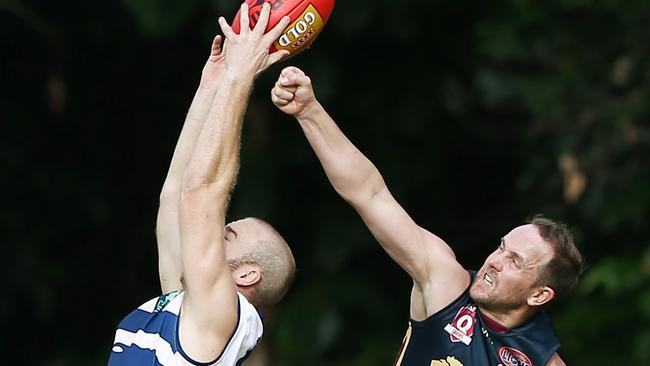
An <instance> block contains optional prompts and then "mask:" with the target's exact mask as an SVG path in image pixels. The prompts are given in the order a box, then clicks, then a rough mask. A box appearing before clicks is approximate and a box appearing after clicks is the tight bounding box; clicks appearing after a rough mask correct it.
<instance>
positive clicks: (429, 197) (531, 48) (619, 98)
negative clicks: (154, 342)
mask: <svg viewBox="0 0 650 366" xmlns="http://www.w3.org/2000/svg"><path fill="white" fill-rule="evenodd" d="M238 5H239V3H238V2H237V1H225V0H183V1H166V0H118V1H109V2H92V1H86V2H80V1H63V2H60V1H37V0H0V97H1V98H0V187H1V190H0V233H1V235H2V239H1V241H2V248H3V252H4V253H5V257H4V258H5V259H4V260H3V265H2V276H1V278H0V281H1V284H2V291H3V296H2V301H0V319H1V321H2V322H1V324H2V328H3V329H4V331H3V332H2V333H3V334H2V336H0V337H1V339H0V344H1V345H2V346H1V347H2V349H3V351H4V356H3V360H4V361H3V362H9V361H11V360H13V362H20V363H21V364H25V365H45V366H67V365H103V364H106V361H107V359H108V355H109V352H110V349H111V342H112V338H113V335H114V328H115V326H116V324H117V323H118V322H119V320H120V319H121V318H122V317H123V316H125V315H126V314H127V313H128V312H130V311H131V310H132V309H133V308H135V307H136V306H138V305H140V304H141V303H143V302H144V301H146V300H148V299H150V298H152V297H154V296H157V295H158V292H159V285H158V279H157V257H156V252H155V244H154V243H155V237H154V222H155V214H156V210H157V200H158V194H159V190H160V188H161V185H162V182H163V179H164V176H165V174H166V170H167V166H168V163H169V161H170V159H171V155H172V152H173V147H174V145H175V141H176V138H177V136H178V133H179V132H180V128H181V125H182V121H183V119H184V116H185V113H186V110H187V108H188V106H189V103H190V101H191V98H192V95H193V93H194V90H195V88H196V85H197V84H198V80H199V75H200V71H201V67H202V65H203V63H204V61H205V59H206V57H207V55H208V51H209V46H210V42H211V40H212V37H213V35H214V34H215V33H216V32H217V30H218V26H217V21H216V19H217V16H219V15H225V16H226V17H227V18H229V19H230V18H232V15H234V14H235V12H236V10H237V7H238ZM648 44H650V3H649V2H648V1H647V0H627V1H614V0H547V1H533V0H500V1H492V2H485V1H477V0H464V1H449V0H440V1H431V2H424V1H408V0H404V1H369V0H361V1H343V0H340V1H339V2H338V4H337V5H336V7H335V10H334V13H333V15H332V18H331V20H330V23H329V24H328V25H327V27H326V29H325V31H324V32H323V33H322V34H321V36H320V38H319V39H318V40H317V42H316V43H315V45H314V47H313V48H312V49H311V50H309V51H307V52H305V53H303V54H301V55H299V56H297V57H295V58H293V59H291V60H289V61H286V62H284V63H283V64H281V65H276V66H275V67H274V68H272V69H271V70H269V71H268V72H267V73H266V74H264V75H263V76H262V77H260V79H259V80H258V82H257V85H256V89H255V91H254V93H253V99H252V101H251V103H250V105H249V112H248V114H247V121H246V126H245V130H244V136H243V139H244V142H243V150H242V169H241V174H240V178H239V183H238V186H237V189H236V190H235V193H234V197H233V201H232V204H231V209H230V213H229V216H230V217H229V218H230V219H236V218H240V217H244V216H259V217H262V218H265V219H267V220H269V221H270V222H272V223H274V224H275V225H276V226H277V227H278V228H279V230H280V231H281V232H282V233H284V235H285V237H286V238H287V240H288V241H289V242H290V244H291V245H292V247H293V250H294V254H295V257H296V259H297V263H298V267H299V271H298V274H297V279H296V282H295V284H294V286H293V288H292V290H291V291H290V293H289V294H288V296H287V298H286V299H285V301H284V302H283V304H282V305H281V306H279V307H278V308H277V309H275V310H274V311H273V312H272V313H271V314H270V316H269V323H270V324H269V327H268V328H267V336H266V337H265V340H264V341H263V346H264V349H265V350H266V352H267V357H268V358H269V359H270V360H271V362H270V364H272V365H277V366H283V365H286V366H292V365H304V364H308V365H346V366H347V365H349V366H364V365H389V364H391V363H392V361H393V359H394V356H395V355H396V353H397V350H398V348H399V345H400V342H401V339H402V336H403V332H404V331H405V330H406V326H407V320H408V301H409V291H410V285H411V284H410V280H409V278H408V276H407V275H406V274H405V273H404V272H403V271H401V270H400V268H399V267H398V266H397V265H396V264H394V263H393V262H392V261H391V260H390V259H389V258H388V256H387V255H386V254H385V253H384V252H383V251H382V250H381V249H380V247H379V246H378V245H377V243H376V242H375V241H374V240H373V239H372V237H371V235H370V234H369V232H368V230H367V229H366V228H365V227H364V225H363V223H362V221H361V220H360V219H359V218H358V217H357V215H356V214H355V212H354V211H353V210H352V209H351V208H350V207H348V206H347V205H346V204H345V203H344V202H343V201H342V200H341V199H339V198H338V196H337V195H336V193H335V192H334V190H333V189H332V188H331V187H330V186H329V183H328V182H327V180H326V177H325V175H324V173H323V172H322V170H321V168H320V165H319V164H318V161H317V159H316V158H315V156H314V154H313V153H312V152H311V150H310V148H309V146H308V144H307V142H306V140H305V139H304V137H303V135H302V132H301V131H300V129H299V128H298V126H297V124H296V123H295V122H294V121H293V120H292V118H290V117H287V116H285V115H283V114H281V113H280V112H278V111H277V110H275V109H274V107H273V106H272V104H271V102H270V98H269V90H270V88H271V87H272V83H273V82H274V80H275V78H276V77H277V75H278V73H279V71H280V69H281V68H282V67H283V66H286V65H289V64H292V65H296V66H299V67H301V68H303V69H304V70H305V71H306V72H307V73H308V74H309V75H311V76H312V79H313V82H314V85H315V90H316V93H317V95H318V97H319V98H320V100H321V102H322V103H323V104H324V105H325V106H326V108H328V110H329V111H330V113H331V114H332V116H333V117H334V118H335V119H336V120H337V121H338V123H339V125H340V126H341V128H342V129H343V130H344V131H345V133H346V134H347V135H348V136H349V137H350V139H351V140H353V141H354V142H355V143H356V144H357V145H358V146H359V148H360V149H361V150H362V151H364V152H365V153H366V155H367V156H368V157H370V158H371V160H373V161H374V162H375V164H376V165H377V166H378V168H379V169H380V170H381V171H382V173H383V175H384V177H385V179H386V181H387V183H388V185H389V187H390V188H391V190H392V192H393V193H394V195H395V196H396V197H397V198H398V200H399V201H400V202H401V203H402V204H403V205H404V206H405V207H406V209H407V211H408V212H409V213H410V214H411V215H412V216H413V217H414V219H415V220H416V221H417V222H418V223H419V224H420V225H421V226H423V227H425V228H427V229H429V230H431V231H433V232H435V233H437V234H439V235H440V236H441V237H443V238H444V239H445V240H446V241H447V242H448V243H450V245H451V246H452V247H453V248H454V249H455V250H456V254H457V256H458V258H459V260H460V261H461V262H462V263H463V264H464V265H465V266H467V267H470V268H478V267H479V266H480V265H481V264H482V262H483V259H484V258H485V257H486V255H487V254H488V253H489V252H490V251H492V250H493V248H494V247H495V246H496V245H497V244H498V242H499V238H500V237H501V236H502V235H504V234H505V233H507V231H508V230H509V229H511V228H512V227H514V226H516V225H519V224H521V223H522V222H523V221H524V220H525V219H526V218H528V217H530V216H532V215H534V214H536V213H544V214H546V215H547V216H550V217H553V218H556V219H559V220H562V221H564V222H566V223H567V224H569V226H571V227H572V228H573V230H574V234H575V236H576V239H577V242H578V244H579V246H580V248H581V249H582V250H583V252H584V254H585V255H586V257H587V260H588V265H589V266H588V270H587V271H586V273H585V276H584V279H583V281H582V282H581V284H580V286H579V288H578V289H577V291H576V292H575V293H574V294H573V295H572V296H571V297H570V298H568V299H567V300H565V301H563V302H561V303H558V304H556V305H554V306H553V307H551V308H550V309H549V312H550V313H551V314H552V316H553V318H554V322H555V325H556V327H557V331H558V334H559V336H560V338H561V340H562V348H561V349H560V354H561V355H562V357H563V358H564V359H565V361H567V363H568V364H570V365H612V364H614V365H627V364H634V365H643V364H645V365H647V364H650V327H648V326H649V325H650V245H649V244H650V235H649V230H648V226H649V224H650V123H649V118H650V103H649V102H650V51H649V50H648Z"/></svg>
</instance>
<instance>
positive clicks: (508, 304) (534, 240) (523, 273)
mask: <svg viewBox="0 0 650 366" xmlns="http://www.w3.org/2000/svg"><path fill="white" fill-rule="evenodd" d="M552 256H553V249H552V248H551V246H550V245H549V244H548V243H546V242H545V241H544V239H542V237H541V236H540V235H539V231H538V230H537V228H536V227H535V226H534V225H530V224H529V225H523V226H519V227H517V228H515V229H514V230H512V231H511V232H509V233H508V235H506V236H504V237H503V238H502V239H501V243H500V244H499V246H498V247H497V249H496V250H495V251H494V252H493V253H492V254H490V256H488V258H487V259H486V260H485V263H484V264H483V267H481V269H480V270H479V271H478V273H477V274H476V278H475V279H474V282H473V283H472V286H471V287H470V296H471V297H472V299H473V300H474V301H475V302H476V303H477V304H478V305H479V306H480V307H483V308H484V309H486V310H494V311H508V310H513V309H517V308H520V307H522V306H524V305H525V304H526V300H527V299H528V297H529V296H530V295H532V294H533V292H534V287H535V285H536V281H537V277H538V274H539V269H540V268H541V267H542V266H543V265H544V264H546V262H547V261H548V260H550V259H551V258H552Z"/></svg>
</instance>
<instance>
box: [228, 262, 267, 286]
mask: <svg viewBox="0 0 650 366" xmlns="http://www.w3.org/2000/svg"><path fill="white" fill-rule="evenodd" d="M233 276H234V280H235V284H236V285H237V286H239V287H250V286H254V285H256V284H257V283H259V282H260V281H261V280H262V272H260V270H259V268H257V267H255V266H251V265H244V266H241V267H239V268H237V270H235V271H234V272H233Z"/></svg>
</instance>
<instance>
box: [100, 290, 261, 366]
mask: <svg viewBox="0 0 650 366" xmlns="http://www.w3.org/2000/svg"><path fill="white" fill-rule="evenodd" d="M237 295H238V298H239V304H238V309H237V314H238V319H237V327H236V329H235V331H234V332H233V334H232V336H231V338H230V341H229V342H228V343H227V344H226V347H225V348H224V350H223V352H222V353H221V355H219V357H218V358H217V359H215V360H214V361H212V362H207V363H202V362H197V361H194V360H192V359H191V358H190V357H189V356H188V355H187V354H185V352H183V347H181V344H180V340H179V339H178V323H179V321H178V316H179V314H180V312H181V305H182V303H183V291H181V290H177V291H174V292H170V293H168V294H166V295H162V296H160V297H157V298H155V299H151V300H150V301H147V302H146V303H144V304H143V305H142V306H140V307H139V308H137V309H136V310H135V311H133V312H132V313H131V314H129V315H128V316H127V317H126V318H124V319H123V320H122V321H121V322H120V325H119V326H118V328H117V331H116V332H115V341H114V342H113V350H112V352H111V357H110V359H109V360H108V366H190V365H198V366H213V365H214V366H238V365H241V364H242V362H243V361H244V360H245V359H246V357H247V356H248V354H250V351H252V350H253V348H254V347H255V345H256V344H257V341H258V340H259V339H260V337H261V336H262V320H261V319H260V316H259V314H258V313H257V310H256V309H255V307H253V305H252V304H251V303H249V302H248V300H247V299H246V297H244V295H242V294H239V293H238V294H237ZM216 311H218V310H216Z"/></svg>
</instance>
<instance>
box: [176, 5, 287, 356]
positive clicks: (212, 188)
mask: <svg viewBox="0 0 650 366" xmlns="http://www.w3.org/2000/svg"><path fill="white" fill-rule="evenodd" d="M269 12H270V5H269V4H268V3H266V4H265V5H264V7H263V10H262V12H261V14H260V18H259V21H258V23H257V24H256V26H255V29H253V30H252V31H251V30H250V27H249V19H248V16H242V17H241V31H240V34H235V33H234V32H233V31H232V29H231V28H230V27H229V26H228V24H227V23H226V22H225V20H224V19H223V18H220V19H219V23H220V25H221V29H222V30H223V32H224V35H225V36H226V46H225V48H226V73H225V77H224V79H223V81H222V84H221V87H220V88H219V90H218V92H217V95H216V97H215V98H214V101H213V103H212V108H211V109H210V112H209V115H208V118H207V120H206V122H205V124H204V125H203V128H202V130H201V133H200V135H199V137H198V140H197V142H196V147H195V149H194V152H193V154H192V157H191V159H190V162H189V164H188V166H187V169H186V171H185V176H184V178H183V188H182V197H181V203H180V228H181V258H182V264H183V277H184V289H185V295H184V298H183V313H182V317H181V321H180V329H179V330H180V334H181V338H182V339H181V341H182V343H183V347H184V349H185V351H186V352H188V353H189V354H190V355H192V356H193V357H194V358H195V359H200V360H209V359H214V357H216V356H217V355H218V354H219V352H220V351H221V349H223V346H224V345H225V344H226V343H227V342H228V339H229V338H230V336H231V335H232V332H233V330H234V329H235V325H236V322H237V302H238V301H237V293H236V287H235V284H234V282H233V279H232V275H231V272H230V268H229V267H228V263H227V261H226V258H225V253H224V247H223V245H224V225H225V211H226V206H227V203H228V199H229V197H230V192H231V189H232V188H233V186H234V183H235V178H236V176H237V170H238V167H239V146H240V134H241V127H242V119H243V115H244V111H245V108H246V104H247V101H248V97H249V94H250V91H251V89H252V86H253V79H254V77H255V75H256V74H257V73H258V72H259V71H260V70H263V69H265V68H267V67H268V66H269V65H271V64H273V63H275V62H277V61H279V60H280V59H281V58H283V57H284V56H286V54H287V52H282V51H280V52H277V53H273V54H271V55H269V53H268V51H269V48H270V47H271V44H272V43H273V41H274V40H275V39H277V38H278V37H279V36H280V34H281V32H282V30H283V29H284V27H286V26H287V24H288V19H287V18H285V19H283V20H282V21H281V22H280V23H278V25H277V26H276V27H274V28H273V29H272V30H271V31H269V33H267V34H264V29H265V28H266V25H267V24H268V18H269ZM241 13H242V14H248V5H247V4H246V3H244V4H243V5H242V12H241Z"/></svg>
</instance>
